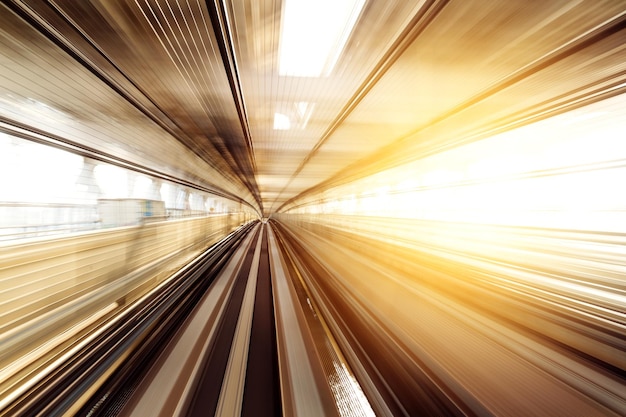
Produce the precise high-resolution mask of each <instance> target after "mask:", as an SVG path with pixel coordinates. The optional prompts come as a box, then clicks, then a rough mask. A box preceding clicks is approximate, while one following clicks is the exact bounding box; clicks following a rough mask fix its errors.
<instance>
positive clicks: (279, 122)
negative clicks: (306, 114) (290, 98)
mask: <svg viewBox="0 0 626 417" xmlns="http://www.w3.org/2000/svg"><path fill="white" fill-rule="evenodd" d="M289 129H291V121H290V120H289V116H287V115H285V114H282V113H274V130H289Z"/></svg>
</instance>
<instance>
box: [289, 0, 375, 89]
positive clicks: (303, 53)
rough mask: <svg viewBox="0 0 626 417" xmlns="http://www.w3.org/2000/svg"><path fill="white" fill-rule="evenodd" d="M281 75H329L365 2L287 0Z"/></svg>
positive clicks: (363, 0)
mask: <svg viewBox="0 0 626 417" xmlns="http://www.w3.org/2000/svg"><path fill="white" fill-rule="evenodd" d="M283 4H284V7H283V13H282V25H281V35H280V51H279V74H280V75H282V76H293V77H323V76H327V75H329V74H330V72H331V71H332V69H333V67H334V66H335V63H336V62H337V59H339V56H340V55H341V51H342V50H343V48H344V46H345V44H346V42H347V40H348V38H349V37H350V33H351V32H352V29H353V28H354V24H355V23H356V21H357V19H358V17H359V15H360V13H361V10H362V9H363V6H364V4H365V0H314V1H312V0H284V2H283Z"/></svg>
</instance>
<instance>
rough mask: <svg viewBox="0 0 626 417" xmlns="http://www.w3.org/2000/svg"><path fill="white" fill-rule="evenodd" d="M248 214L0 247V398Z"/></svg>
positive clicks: (238, 224)
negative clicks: (27, 375) (11, 387)
mask: <svg viewBox="0 0 626 417" xmlns="http://www.w3.org/2000/svg"><path fill="white" fill-rule="evenodd" d="M250 220H252V219H251V218H250V216H249V215H247V214H245V213H231V214H223V215H215V216H208V217H195V218H187V219H180V220H173V221H163V222H155V223H146V224H143V225H139V226H132V227H124V228H115V229H107V230H100V231H96V232H87V233H81V234H77V235H72V236H67V237H62V238H56V239H53V240H52V239H47V240H37V241H30V242H21V243H19V244H13V245H3V246H0V352H2V355H1V356H0V381H1V382H0V398H1V397H2V393H3V392H6V391H7V390H9V389H10V386H12V385H14V384H17V383H18V380H20V379H21V378H22V377H23V376H24V375H26V374H28V373H29V372H32V370H33V369H35V368H37V367H41V366H44V365H45V364H46V361H49V360H50V358H52V357H55V356H58V355H59V354H61V353H62V352H64V351H66V350H67V349H70V348H71V346H72V345H73V344H75V343H76V342H77V341H78V340H80V337H81V336H82V335H84V334H86V333H87V332H88V331H89V330H90V329H92V328H93V327H95V326H97V325H98V324H99V323H100V322H101V321H102V320H104V319H106V318H107V317H109V316H110V315H112V314H115V311H116V310H117V309H119V308H120V307H122V306H123V305H124V304H126V303H129V302H131V301H133V300H134V299H137V298H138V297H139V296H141V295H142V294H145V293H146V292H147V291H148V290H149V289H151V288H153V287H154V286H155V285H156V284H158V283H159V282H160V281H161V280H163V279H164V278H166V277H167V276H169V275H171V274H172V273H173V272H174V271H176V270H177V269H179V268H180V267H182V266H183V265H184V264H185V263H186V262H187V261H189V260H190V259H191V258H192V257H194V256H196V255H197V254H199V253H200V252H201V251H202V250H204V249H206V248H207V247H209V246H211V245H212V244H214V243H216V242H217V241H219V240H220V239H222V238H223V237H225V236H226V235H227V234H228V233H230V232H231V231H233V230H235V229H236V228H237V227H239V226H241V225H243V224H245V223H247V222H249V221H250Z"/></svg>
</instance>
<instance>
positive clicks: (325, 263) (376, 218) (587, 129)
mask: <svg viewBox="0 0 626 417" xmlns="http://www.w3.org/2000/svg"><path fill="white" fill-rule="evenodd" d="M625 121H626V96H624V95H621V96H617V97H614V98H612V99H609V100H605V101H602V102H598V103H595V104H592V105H590V106H587V107H585V108H581V109H578V110H575V111H572V112H569V113H565V114H562V115H560V116H557V117H553V118H550V119H546V120H543V121H541V122H537V123H534V124H530V125H527V126H524V127H522V128H519V129H516V130H512V131H509V132H506V133H502V134H499V135H497V136H494V137H492V138H488V139H485V140H482V141H480V142H475V143H470V144H468V145H465V146H461V147H457V148H454V149H451V150H449V151H447V152H442V153H437V154H435V155H433V156H430V157H427V158H424V159H420V160H417V161H414V162H411V163H410V164H405V165H402V166H399V167H396V168H393V169H390V170H386V171H383V172H380V173H377V174H375V175H372V176H370V177H366V178H364V179H363V180H361V181H355V182H351V183H349V184H346V185H343V186H339V187H336V188H334V189H332V190H330V191H326V192H324V193H323V194H322V195H316V196H313V195H312V196H310V197H309V201H308V202H307V203H303V204H300V205H299V206H297V207H293V208H292V209H291V210H290V211H288V214H281V215H277V216H275V218H277V219H278V220H279V221H280V222H281V223H282V224H283V225H285V226H286V229H287V231H288V232H289V234H291V235H292V236H293V237H296V238H297V241H298V243H297V244H294V246H299V248H300V250H301V251H305V252H309V253H311V254H312V255H313V256H316V257H317V258H318V260H319V264H320V266H319V267H318V268H321V269H322V270H324V271H325V272H319V271H318V272H316V273H314V274H311V276H310V277H309V280H310V285H311V286H312V287H318V288H319V289H320V292H323V293H325V294H326V296H327V297H328V302H329V304H333V305H335V307H334V308H335V311H336V312H341V313H340V314H341V317H342V319H341V320H344V326H345V327H346V329H348V328H349V329H350V331H352V332H355V333H358V330H354V329H358V328H359V327H360V326H363V327H368V328H370V329H377V330H376V333H370V336H369V337H368V338H369V339H370V340H368V341H367V342H366V343H364V344H365V345H367V346H369V347H365V348H364V350H368V352H369V354H370V355H371V354H372V353H371V352H373V351H375V350H376V349H377V348H376V346H384V349H386V350H387V351H388V352H391V353H390V355H398V357H401V358H404V361H405V362H403V363H405V364H406V363H410V364H411V365H410V366H411V367H412V369H410V370H409V371H408V372H409V374H411V375H419V374H421V373H424V374H426V375H429V377H430V378H431V379H433V380H436V381H438V384H439V388H440V389H442V391H443V392H446V393H447V395H448V396H449V397H451V398H457V399H458V400H459V401H460V403H461V404H465V405H466V406H467V407H468V410H469V411H468V410H466V412H469V413H476V414H485V413H493V414H495V415H568V416H573V415H579V416H592V415H613V414H615V415H624V413H626V395H625V393H626V391H625V390H624V386H625V376H626V374H625V370H626V354H625V353H624V352H626V340H625V338H624V335H625V334H626V309H625V306H626V281H625V280H624V276H625V271H626V195H625V194H624V193H623V192H621V191H620V189H621V187H622V183H623V181H624V179H626V168H625V164H626V147H625V146H624V145H623V132H624V129H625V128H626V123H625ZM348 260H349V263H348ZM341 320H339V321H341ZM346 331H347V330H346ZM389 340H392V341H393V343H390V342H389ZM460 347H461V348H460ZM380 349H383V348H380ZM375 362H376V361H375ZM376 363H378V366H379V367H381V368H385V367H391V366H392V365H389V364H386V363H385V361H384V360H382V359H381V360H380V362H376ZM378 371H379V372H380V373H381V374H382V375H383V378H384V375H385V369H379V370H378ZM389 375H392V376H390V377H389V378H390V379H389V380H387V381H386V383H388V384H389V385H390V386H391V391H393V392H394V393H395V394H396V395H397V397H398V401H399V402H400V403H402V407H403V408H404V409H405V410H407V412H408V414H410V415H414V414H413V413H415V412H418V413H423V412H424V409H423V408H421V407H423V402H421V404H420V405H419V407H420V408H417V407H418V405H417V404H414V403H415V401H416V400H414V401H412V400H411V398H410V393H408V394H407V398H403V397H402V392H403V389H402V387H401V386H399V385H401V384H403V385H406V384H407V381H402V378H400V377H398V374H397V373H396V372H391V373H389ZM409 383H410V382H409ZM417 385H419V384H417ZM531 398H532V401H529V399H531ZM435 410H437V409H435ZM430 412H433V411H432V410H431V411H430ZM435 412H441V410H438V411H435Z"/></svg>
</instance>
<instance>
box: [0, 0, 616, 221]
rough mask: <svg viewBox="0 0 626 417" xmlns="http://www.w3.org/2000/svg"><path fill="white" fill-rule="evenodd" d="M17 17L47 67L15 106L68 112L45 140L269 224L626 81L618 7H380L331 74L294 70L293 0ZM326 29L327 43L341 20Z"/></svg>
mask: <svg viewBox="0 0 626 417" xmlns="http://www.w3.org/2000/svg"><path fill="white" fill-rule="evenodd" d="M332 3H333V2H330V3H329V4H332ZM9 6H10V8H11V9H12V10H13V11H14V12H15V13H17V14H19V15H20V17H18V16H16V15H14V14H11V16H10V17H9V14H10V13H9V12H8V11H3V16H7V18H3V19H5V20H6V24H5V28H4V29H3V30H4V31H5V38H6V39H8V40H7V41H5V42H12V44H10V45H8V47H9V48H10V49H12V50H14V51H18V50H19V51H21V52H15V53H14V55H13V57H12V59H13V62H14V64H15V68H21V67H23V66H27V67H30V68H32V73H30V74H20V75H19V76H21V77H23V78H24V82H23V83H20V82H19V80H14V79H12V81H11V82H12V83H13V84H14V86H13V88H12V91H13V93H16V92H22V93H20V94H23V97H31V96H32V95H29V94H30V93H29V89H28V87H26V86H27V85H28V84H32V83H38V84H44V83H46V85H49V86H52V87H50V88H47V89H44V90H42V89H41V88H40V89H38V90H37V93H36V94H37V95H38V97H37V98H36V99H37V100H39V101H41V102H45V103H47V105H49V106H50V107H51V108H56V109H59V112H60V113H62V114H65V115H69V116H68V117H69V119H68V122H67V123H65V124H64V125H63V126H58V125H59V123H56V124H54V126H52V125H50V126H47V125H45V123H44V122H40V124H39V128H40V129H41V130H42V131H45V132H49V133H54V134H56V135H59V136H61V137H63V138H66V139H68V140H70V141H72V142H75V143H79V144H88V145H90V146H92V147H94V148H97V149H101V150H103V151H106V152H108V153H110V154H115V155H121V156H123V157H125V158H126V159H128V160H129V161H134V162H137V163H142V164H145V165H148V166H151V167H153V168H155V169H159V168H161V169H162V170H163V171H164V172H167V173H170V174H171V175H178V176H180V177H182V178H185V179H188V180H190V181H191V182H194V183H198V184H200V185H204V186H207V187H210V186H212V187H214V188H216V189H219V190H221V191H223V192H224V193H225V194H229V195H237V196H238V197H240V198H242V199H244V200H246V201H247V202H249V203H250V204H251V205H253V206H255V207H262V208H263V211H264V212H265V213H266V214H268V213H271V212H275V211H277V210H280V209H281V208H286V207H289V205H290V204H293V203H294V202H296V201H297V200H298V199H299V198H300V199H301V198H303V197H305V196H306V195H307V194H311V193H313V192H319V191H323V190H324V188H325V187H329V186H332V185H336V184H339V183H342V182H345V181H348V180H350V179H353V178H356V177H359V176H362V175H365V174H367V173H371V172H372V171H375V170H380V169H383V168H385V167H388V166H393V165H394V164H398V163H401V162H404V161H407V160H413V159H416V158H419V157H421V156H424V155H427V154H430V153H433V152H437V151H438V150H441V149H443V148H446V147H450V146H454V145H456V144H459V143H462V142H467V141H470V140H475V139H476V138H478V137H481V135H485V134H488V132H490V131H495V130H498V129H502V128H506V127H507V126H512V125H515V124H516V123H521V122H524V121H526V120H531V119H533V118H539V117H544V116H545V115H546V114H550V113H551V112H557V111H561V110H562V109H563V108H565V107H568V106H573V105H580V104H581V103H582V101H581V100H579V99H578V97H587V98H589V97H592V98H594V99H596V98H597V97H599V96H604V95H606V94H616V93H617V92H619V91H621V90H623V89H624V86H623V83H624V79H625V78H626V76H625V75H624V72H625V71H626V52H625V46H624V45H625V42H624V39H625V35H624V32H625V30H624V15H625V11H624V8H625V7H624V2H623V1H615V0H604V1H601V0H579V1H571V0H551V1H532V2H529V1H527V0H519V1H518V0H496V1H494V0H489V1H481V0H473V1H466V0H452V1H443V0H442V1H437V0H432V1H429V0H423V1H401V0H397V1H388V0H384V1H383V0H368V1H366V2H365V4H364V6H363V8H362V9H358V10H354V11H353V12H354V13H353V14H354V16H355V17H356V25H355V26H354V28H353V29H352V28H350V27H348V26H344V28H343V33H344V38H345V40H346V42H345V45H343V46H342V47H340V48H339V55H338V58H337V60H336V62H335V63H334V64H333V65H330V66H329V67H328V68H326V70H325V72H324V73H322V74H319V75H314V76H312V75H308V76H300V75H293V74H292V75H281V72H282V71H281V69H280V68H281V62H280V60H281V54H280V48H281V42H282V40H281V30H282V25H284V24H285V16H286V13H285V10H286V3H284V2H281V1H279V0H276V1H270V0H267V1H257V0H230V1H229V0H224V1H222V0H216V1H215V2H213V1H208V2H205V1H200V0H125V1H122V0H120V1H110V0H91V1H49V2H46V1H43V0H33V1H28V2H24V3H22V2H17V1H16V2H12V4H10V5H9ZM355 7H356V6H355ZM326 8H327V10H326V13H327V14H328V15H330V14H332V13H334V11H333V10H332V8H331V6H326ZM5 12H6V13H5ZM311 18H312V19H313V17H311ZM20 19H27V20H29V21H30V23H31V24H33V22H34V23H36V24H38V25H39V30H40V32H41V33H43V34H44V35H45V36H46V38H47V39H46V38H44V37H43V35H41V34H37V33H35V32H34V31H33V30H32V29H30V28H29V27H28V26H27V25H25V24H24V23H22V22H21V20H20ZM315 19H317V20H316V21H315V25H314V27H315V28H316V30H317V31H318V33H317V34H316V33H313V34H312V35H311V36H313V37H316V36H320V35H321V34H322V33H323V31H325V30H326V29H327V27H326V26H327V25H328V24H329V19H328V18H326V17H321V18H320V17H317V18H315ZM17 34H20V35H19V36H18V35H17ZM50 40H52V41H53V42H54V44H53V42H51V41H50ZM34 48H37V50H35V49H34ZM68 54H69V55H70V56H72V58H73V60H70V59H68ZM29 63H30V64H29ZM6 65H8V66H9V67H10V63H9V64H6ZM5 73H6V72H5ZM14 76H15V77H18V74H17V70H16V74H15V75H14ZM7 78H11V76H10V75H7ZM7 82H8V81H7ZM45 90H49V92H48V94H46V93H45ZM33 91H34V90H33ZM42 91H44V92H43V93H42ZM33 94H35V93H34V92H33ZM14 96H15V94H14ZM6 100H14V101H15V100H17V99H16V98H15V97H13V98H6V97H5V101H6ZM5 116H6V112H5ZM277 117H278V118H279V122H282V125H280V123H279V125H276V124H275V123H276V118H277ZM85 132H87V133H85ZM180 144H182V145H184V147H180ZM193 154H195V155H193Z"/></svg>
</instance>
